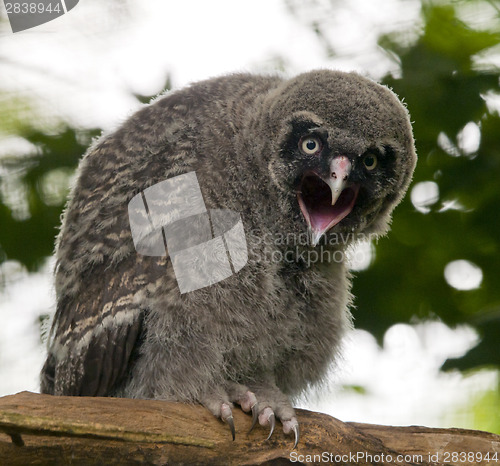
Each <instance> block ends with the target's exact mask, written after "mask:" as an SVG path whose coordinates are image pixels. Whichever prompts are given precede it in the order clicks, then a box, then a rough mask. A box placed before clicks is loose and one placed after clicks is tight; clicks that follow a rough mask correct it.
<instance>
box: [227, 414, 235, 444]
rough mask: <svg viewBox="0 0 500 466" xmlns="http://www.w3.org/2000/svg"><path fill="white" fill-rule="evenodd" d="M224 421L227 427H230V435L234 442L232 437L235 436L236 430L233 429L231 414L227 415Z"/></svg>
mask: <svg viewBox="0 0 500 466" xmlns="http://www.w3.org/2000/svg"><path fill="white" fill-rule="evenodd" d="M225 421H226V422H227V423H228V425H229V428H230V429H231V435H232V437H233V442H234V439H235V438H236V431H235V429H234V420H233V416H229V417H228V418H227V419H226V420H225Z"/></svg>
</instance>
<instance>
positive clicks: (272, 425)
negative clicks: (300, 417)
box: [266, 413, 276, 440]
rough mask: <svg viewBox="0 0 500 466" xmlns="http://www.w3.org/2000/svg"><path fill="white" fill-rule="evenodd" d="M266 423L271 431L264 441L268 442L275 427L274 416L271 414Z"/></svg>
mask: <svg viewBox="0 0 500 466" xmlns="http://www.w3.org/2000/svg"><path fill="white" fill-rule="evenodd" d="M268 422H269V425H270V426H271V429H270V431H269V435H268V436H267V438H266V440H269V439H270V438H271V435H273V432H274V427H275V426H276V417H275V416H274V413H271V414H270V415H269V419H268Z"/></svg>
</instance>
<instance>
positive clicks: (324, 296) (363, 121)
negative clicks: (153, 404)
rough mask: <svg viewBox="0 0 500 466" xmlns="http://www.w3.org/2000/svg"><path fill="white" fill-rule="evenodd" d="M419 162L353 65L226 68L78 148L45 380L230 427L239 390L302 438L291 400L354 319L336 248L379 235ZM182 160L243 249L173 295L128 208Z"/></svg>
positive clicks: (163, 259)
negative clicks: (204, 413)
mask: <svg viewBox="0 0 500 466" xmlns="http://www.w3.org/2000/svg"><path fill="white" fill-rule="evenodd" d="M415 162H416V155H415V151H414V143H413V137H412V131H411V126H410V122H409V118H408V114H407V111H406V109H405V108H404V107H403V106H402V105H401V103H400V102H399V100H398V99H397V97H396V96H395V95H394V94H393V93H392V92H391V91H390V90H388V89H387V88H385V87H383V86H381V85H379V84H376V83H375V82H372V81H371V80H368V79H366V78H363V77H361V76H359V75H357V74H354V73H342V72H334V71H327V70H322V71H313V72H309V73H305V74H302V75H299V76H297V77H295V78H294V79H290V80H283V79H281V78H278V77H269V76H255V75H250V74H235V75H231V76H227V77H221V78H216V79H211V80H207V81H203V82H199V83H196V84H193V85H191V86H190V87H187V88H185V89H182V90H179V91H175V92H171V93H168V94H167V95H165V96H163V97H161V98H159V99H158V100H156V101H155V102H154V103H152V104H151V105H149V106H146V107H145V108H143V109H142V110H140V111H139V112H137V113H136V114H135V115H133V116H132V117H131V118H130V119H129V120H128V121H127V122H126V123H125V124H123V125H122V126H121V128H119V129H118V130H117V131H115V132H114V133H112V134H109V135H106V136H104V137H102V138H101V139H100V140H99V141H97V143H96V144H95V145H94V146H93V147H92V148H91V150H89V151H88V153H87V154H86V155H85V157H84V158H83V160H82V161H81V164H80V168H79V173H78V178H77V182H76V185H75V187H74V189H73V192H72V196H71V200H70V201H69V204H68V207H67V210H66V212H65V215H64V220H63V224H62V228H61V232H60V234H59V237H58V242H57V252H56V254H57V266H56V293H57V311H56V315H55V319H54V323H53V327H52V334H51V339H50V343H49V354H48V357H47V361H46V363H45V366H44V368H43V370H42V383H41V389H42V392H44V393H51V394H55V395H80V396H83V395H86V396H121V397H131V398H155V399H161V400H174V401H186V402H199V403H201V404H203V405H204V406H206V407H207V408H208V409H209V410H210V411H211V412H212V413H213V414H214V415H215V416H217V417H220V418H221V419H223V420H224V421H226V422H227V423H228V424H229V426H230V428H231V431H232V433H233V438H234V425H233V420H232V412H231V410H232V409H233V408H234V405H233V403H236V404H238V405H240V407H241V408H242V409H243V410H244V411H247V412H250V411H251V412H252V414H253V421H254V424H253V425H255V423H256V422H257V421H258V422H259V423H260V424H261V425H264V426H266V425H267V426H269V428H270V430H271V434H272V431H273V429H274V425H275V418H278V419H279V420H280V421H281V423H282V424H283V429H284V432H285V433H290V432H292V431H293V432H294V434H295V441H296V442H297V441H298V437H299V428H298V422H297V419H296V417H295V413H294V410H293V408H292V405H291V403H290V401H289V397H294V396H296V395H297V394H299V393H300V392H301V391H302V390H304V389H305V388H307V387H309V386H310V385H312V384H315V383H318V382H320V381H321V380H322V377H324V376H325V373H326V370H327V368H328V367H329V365H330V364H331V363H332V362H333V361H334V359H335V357H336V355H337V353H338V351H339V343H340V340H341V338H342V334H343V333H344V331H345V330H346V329H348V328H349V327H350V325H351V318H350V313H349V310H348V307H349V304H350V301H351V295H350V275H349V271H348V266H347V264H346V261H345V260H343V259H344V258H345V254H344V253H345V251H346V248H347V247H348V246H349V245H350V244H351V243H352V242H354V241H356V238H359V236H360V234H363V235H364V237H366V235H368V234H373V235H383V234H385V233H386V232H387V230H388V225H389V222H390V217H391V212H392V210H393V209H394V207H395V206H396V205H397V204H398V203H399V201H400V200H401V198H402V197H403V195H404V193H405V192H406V189H407V187H408V184H409V182H410V179H411V176H412V173H413V169H414V166H415ZM190 172H195V174H196V179H197V181H198V183H199V188H200V189H201V195H202V196H203V201H204V204H205V205H206V207H207V208H210V209H230V210H231V211H233V212H237V213H239V215H240V218H241V221H242V224H243V228H244V232H245V233H244V235H245V236H244V237H245V238H246V246H247V250H248V257H247V259H248V260H247V262H246V264H245V265H244V266H243V267H242V268H241V270H239V271H237V272H235V273H232V274H230V276H229V277H227V278H225V279H224V280H221V281H217V282H216V283H214V284H211V285H209V286H205V287H202V288H199V289H196V290H194V291H190V292H186V293H182V292H181V290H180V289H179V286H178V283H177V281H176V276H175V273H174V269H173V265H175V264H173V259H172V252H171V254H168V252H165V250H164V254H163V255H156V256H148V255H142V254H139V253H138V252H137V251H136V249H135V247H134V238H133V234H132V231H131V224H130V219H129V213H128V204H129V202H130V201H131V200H132V199H133V198H134V197H135V196H136V195H139V197H140V196H141V195H142V196H144V194H141V193H142V192H143V191H144V190H146V189H147V188H150V187H153V186H154V185H156V184H157V183H161V182H162V181H165V180H168V179H171V178H174V177H177V176H179V175H185V174H187V173H190ZM181 191H182V190H181ZM181 194H182V193H181ZM191 196H192V193H191V194H186V196H185V199H184V205H185V207H186V209H187V210H188V211H189V209H190V207H191V206H190V202H191ZM160 202H161V200H160ZM193 202H195V201H194V200H193ZM160 227H161V225H160ZM186 235H189V231H186ZM163 239H164V240H165V232H163ZM166 245H167V248H168V246H169V244H168V242H166ZM192 266H193V267H196V265H192ZM233 271H234V270H233ZM194 272H196V271H193V273H194ZM271 434H270V435H271Z"/></svg>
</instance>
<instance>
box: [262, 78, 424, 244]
mask: <svg viewBox="0 0 500 466" xmlns="http://www.w3.org/2000/svg"><path fill="white" fill-rule="evenodd" d="M264 108H265V109H266V111H265V115H264V116H263V118H262V120H263V121H264V124H265V126H266V128H268V130H269V131H270V135H271V137H270V138H269V141H270V143H269V145H270V147H268V148H267V150H268V152H267V153H268V154H269V155H268V157H269V160H268V166H267V169H268V171H269V177H270V183H271V184H273V185H274V187H275V188H277V190H278V192H279V197H280V202H279V206H280V207H281V209H282V211H284V213H285V214H286V215H287V216H289V217H290V218H291V219H293V222H294V229H295V231H300V230H307V231H308V232H309V234H310V239H311V242H312V245H313V246H315V245H316V244H318V243H319V241H320V240H321V239H322V238H328V235H331V234H339V233H344V232H354V233H364V234H376V235H383V234H385V233H386V232H387V230H388V228H389V223H390V219H391V213H392V211H393V209H394V207H395V206H396V205H397V204H398V203H399V202H400V201H401V199H402V197H403V196H404V194H405V192H406V190H407V188H408V185H409V183H410V180H411V177H412V174H413V170H414V168H415V164H416V154H415V149H414V141H413V136H412V129H411V124H410V120H409V115H408V112H407V110H406V108H405V107H404V106H403V105H402V104H401V102H400V101H399V99H398V98H397V96H396V95H395V94H394V93H393V92H392V91H390V90H389V89H388V88H387V87H384V86H382V85H380V84H377V83H375V82H373V81H371V80H370V79H367V78H364V77H362V76H360V75H358V74H355V73H343V72H338V71H329V70H321V71H313V72H309V73H305V74H301V75H299V76H297V77H296V78H294V79H291V80H289V81H286V82H284V83H283V84H282V85H281V87H279V88H278V89H276V90H275V91H274V92H273V93H271V94H269V95H268V96H267V98H266V101H265V103H264Z"/></svg>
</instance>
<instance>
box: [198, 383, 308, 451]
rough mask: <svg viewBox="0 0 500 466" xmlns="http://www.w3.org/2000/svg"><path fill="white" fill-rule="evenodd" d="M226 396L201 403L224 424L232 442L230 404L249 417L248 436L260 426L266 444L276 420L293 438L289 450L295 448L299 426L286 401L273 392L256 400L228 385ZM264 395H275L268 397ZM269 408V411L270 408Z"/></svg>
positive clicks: (244, 390) (240, 387) (238, 387)
mask: <svg viewBox="0 0 500 466" xmlns="http://www.w3.org/2000/svg"><path fill="white" fill-rule="evenodd" d="M225 395H226V396H220V397H219V396H210V397H207V398H205V400H203V404H204V405H205V407H207V408H208V409H209V410H210V411H211V412H212V413H213V414H214V415H215V416H216V417H218V418H220V419H221V420H222V421H224V422H225V423H226V424H227V425H228V426H229V429H230V431H231V436H232V438H233V440H235V438H236V430H235V426H234V419H233V412H232V409H233V403H235V404H238V405H239V406H240V407H241V409H242V410H243V411H244V412H246V413H250V412H251V413H252V425H251V427H250V430H249V431H248V433H250V432H251V431H252V430H253V429H254V427H255V426H256V425H257V422H258V423H259V424H260V425H261V426H264V427H266V426H269V434H268V436H267V438H266V440H269V439H270V438H271V436H272V435H273V432H274V430H275V427H276V419H279V420H280V421H281V423H282V425H283V432H284V433H285V434H290V433H291V432H292V431H293V433H294V436H295V442H294V445H293V448H296V446H297V444H298V442H299V438H300V435H299V424H298V422H297V418H296V417H295V411H294V410H293V408H292V406H291V405H290V403H289V401H288V399H287V398H286V397H285V396H284V395H283V394H282V393H281V392H279V391H278V390H277V389H275V390H272V393H270V392H269V391H268V390H266V391H263V392H262V393H261V395H262V397H261V396H259V399H260V400H261V401H259V400H258V398H257V396H256V394H255V393H254V392H252V391H250V390H249V389H248V388H247V387H246V386H244V385H240V384H235V383H230V384H228V386H227V387H226V394H225ZM268 395H277V396H275V397H269V398H268ZM266 399H273V402H268V401H264V400H266ZM271 406H272V407H271Z"/></svg>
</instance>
